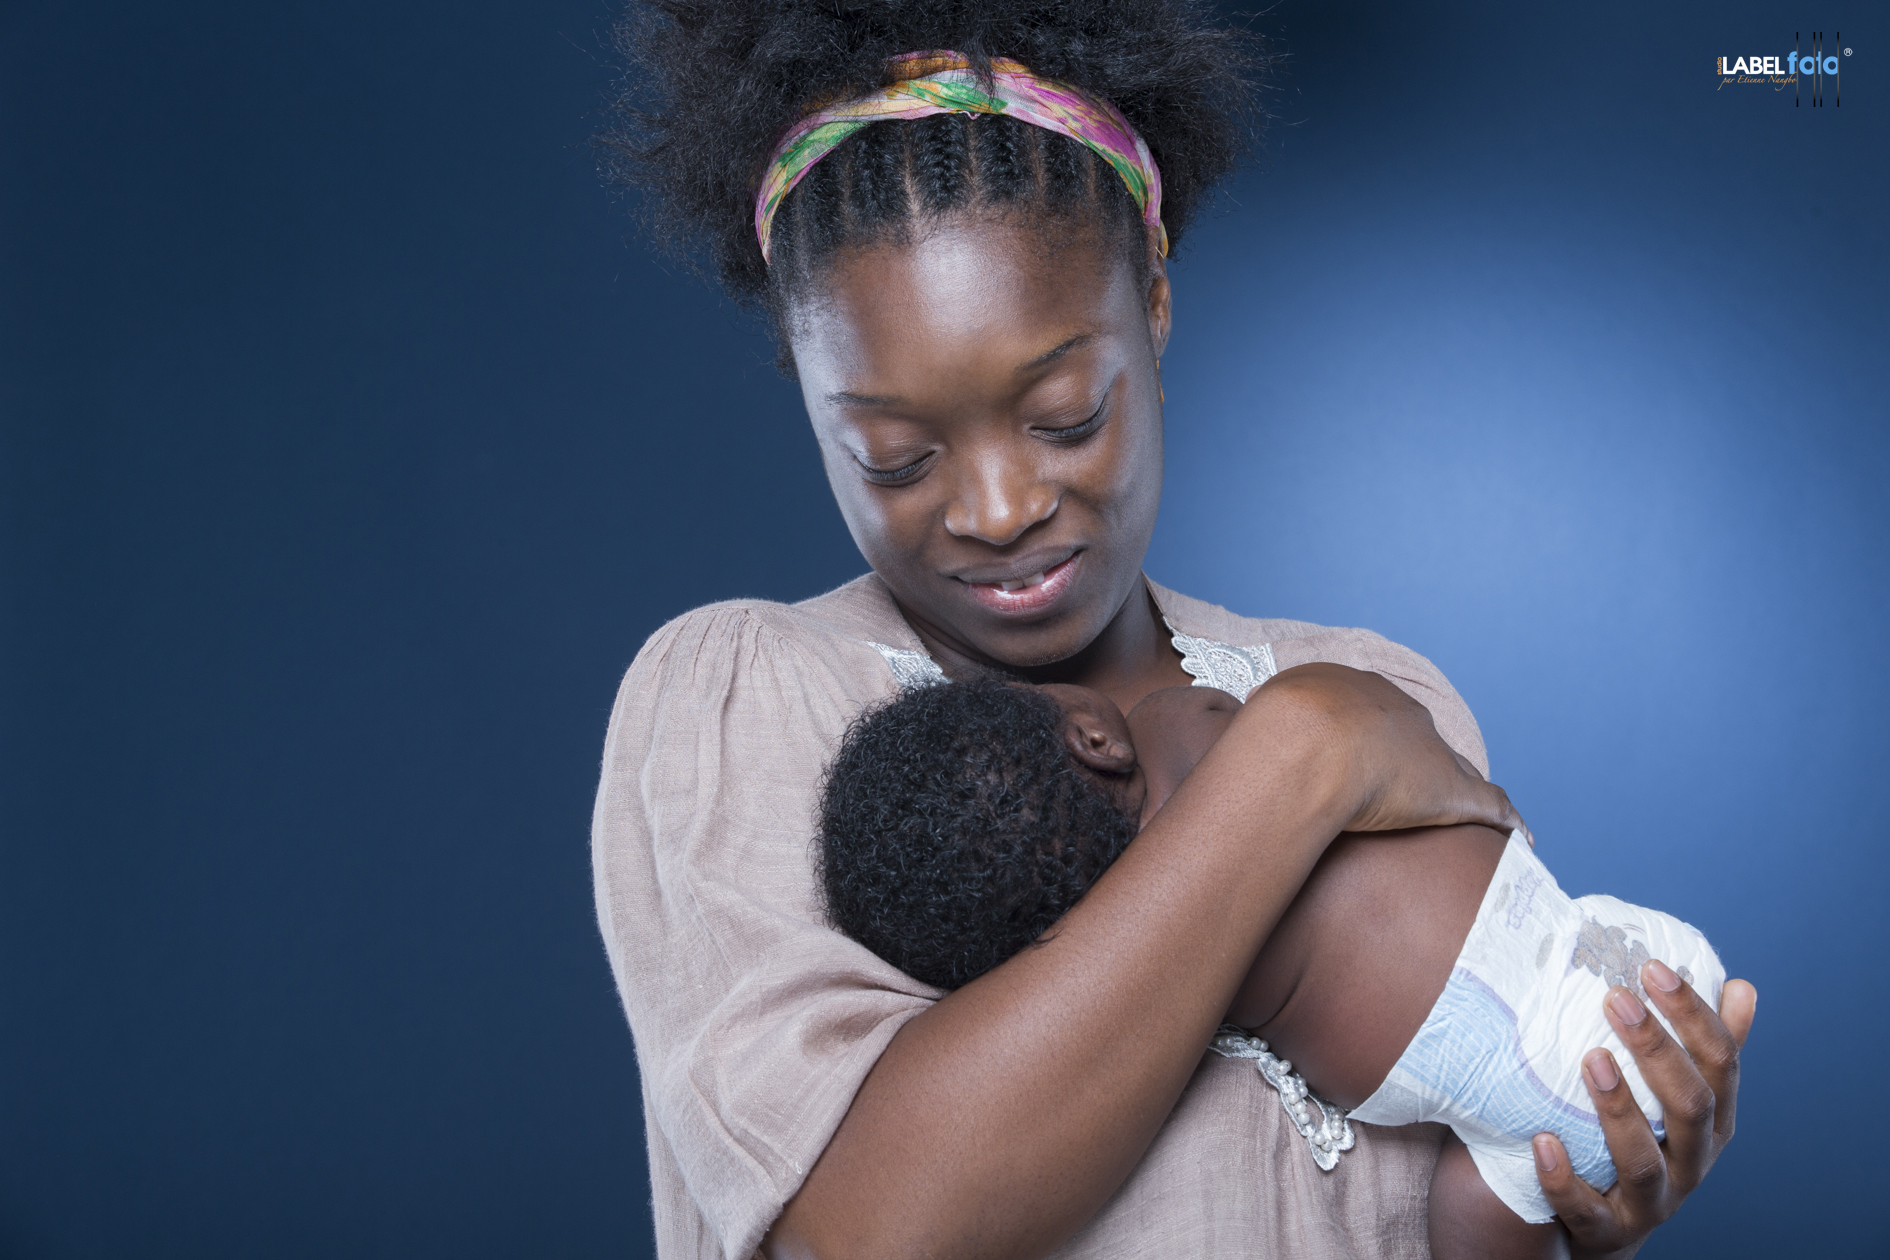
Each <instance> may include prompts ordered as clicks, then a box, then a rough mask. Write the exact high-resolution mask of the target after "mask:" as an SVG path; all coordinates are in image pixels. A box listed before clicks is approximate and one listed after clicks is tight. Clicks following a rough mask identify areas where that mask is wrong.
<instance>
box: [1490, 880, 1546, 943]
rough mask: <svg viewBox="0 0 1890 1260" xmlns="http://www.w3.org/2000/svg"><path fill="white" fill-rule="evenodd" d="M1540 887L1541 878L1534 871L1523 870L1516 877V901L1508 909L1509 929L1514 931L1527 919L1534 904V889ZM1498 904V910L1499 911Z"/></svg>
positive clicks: (1499, 905) (1499, 904)
mask: <svg viewBox="0 0 1890 1260" xmlns="http://www.w3.org/2000/svg"><path fill="white" fill-rule="evenodd" d="M1540 887H1542V876H1540V875H1538V874H1536V873H1535V872H1534V871H1530V870H1525V871H1524V872H1523V873H1522V874H1521V875H1518V876H1517V877H1516V900H1515V901H1514V902H1512V903H1511V904H1510V907H1509V928H1510V931H1512V932H1513V931H1515V930H1516V929H1518V928H1520V927H1521V926H1522V925H1523V920H1524V919H1526V918H1528V917H1529V907H1530V906H1531V905H1533V904H1535V900H1536V889H1538V888H1540ZM1501 904H1502V903H1500V902H1499V903H1498V908H1499V909H1501Z"/></svg>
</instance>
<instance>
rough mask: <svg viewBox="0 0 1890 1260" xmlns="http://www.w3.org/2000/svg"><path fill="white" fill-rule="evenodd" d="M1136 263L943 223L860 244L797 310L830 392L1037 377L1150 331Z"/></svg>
mask: <svg viewBox="0 0 1890 1260" xmlns="http://www.w3.org/2000/svg"><path fill="white" fill-rule="evenodd" d="M1133 273H1134V268H1133V267H1132V266H1130V265H1129V263H1128V262H1127V261H1126V260H1125V259H1124V258H1123V257H1122V255H1121V252H1120V251H1119V250H1114V249H1109V248H1106V247H1103V246H1099V245H1097V244H1094V243H1092V242H1089V241H1087V240H1084V239H1074V240H1071V241H1069V242H1066V243H1063V244H1060V245H1058V246H1056V247H1054V248H1051V247H1047V246H1046V245H1045V244H1044V242H1043V240H1042V239H1041V237H1040V234H1039V233H1037V232H1035V231H1033V230H1031V229H1029V228H1027V227H1023V226H1020V225H1015V224H1008V223H1004V222H1001V221H999V222H992V221H988V220H971V221H968V222H954V223H947V224H942V225H940V226H939V227H937V228H936V229H934V230H933V231H931V232H928V233H925V234H924V235H922V236H920V237H919V238H917V239H916V240H914V241H912V242H910V243H908V244H895V243H883V244H877V245H873V246H870V247H866V248H861V249H855V250H851V251H848V252H847V253H846V254H844V255H843V256H841V257H840V258H838V259H836V261H835V266H834V268H833V270H832V272H831V273H830V275H829V276H828V277H827V280H826V282H825V283H824V284H822V285H821V286H819V289H818V291H817V292H812V293H810V294H809V295H808V297H807V298H806V299H805V300H804V301H803V302H801V303H800V304H799V305H798V306H797V308H796V315H795V319H794V321H793V325H794V327H793V331H794V357H795V362H796V364H797V367H798V368H799V370H800V373H801V376H802V379H803V382H804V383H808V384H812V382H808V380H807V378H808V375H809V373H812V374H813V375H814V376H815V377H817V378H818V386H817V389H818V392H819V393H820V394H821V395H826V394H841V395H858V396H863V397H874V398H877V397H883V396H887V395H891V394H894V393H897V392H898V391H899V388H900V385H901V381H902V380H907V379H910V380H913V381H918V380H923V379H926V378H929V377H938V376H959V377H961V378H962V376H963V375H964V374H966V373H974V374H977V375H980V376H985V377H991V378H1008V377H1014V376H1020V375H1027V374H1029V373H1031V372H1033V371H1037V370H1041V369H1044V368H1046V367H1048V366H1051V365H1053V364H1054V363H1055V362H1056V361H1057V360H1058V359H1060V358H1063V357H1066V356H1068V355H1070V354H1072V353H1073V352H1076V351H1079V350H1082V349H1084V348H1091V347H1095V346H1096V345H1097V344H1098V343H1101V342H1106V341H1110V340H1114V339H1116V338H1119V337H1123V336H1135V335H1137V334H1138V333H1140V335H1144V336H1145V335H1146V332H1145V329H1143V328H1142V325H1143V324H1144V323H1145V322H1146V321H1145V320H1142V319H1140V318H1138V317H1139V316H1140V315H1141V305H1142V303H1141V302H1140V301H1139V300H1138V299H1139V295H1138V294H1136V292H1135V285H1134V274H1133Z"/></svg>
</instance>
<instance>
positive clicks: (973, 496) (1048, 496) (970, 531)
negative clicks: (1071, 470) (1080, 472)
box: [945, 459, 1059, 547]
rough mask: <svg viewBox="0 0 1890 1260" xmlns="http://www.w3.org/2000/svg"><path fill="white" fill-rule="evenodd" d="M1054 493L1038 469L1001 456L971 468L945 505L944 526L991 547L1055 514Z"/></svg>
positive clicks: (1015, 536)
mask: <svg viewBox="0 0 1890 1260" xmlns="http://www.w3.org/2000/svg"><path fill="white" fill-rule="evenodd" d="M1058 498H1059V496H1058V494H1057V491H1056V488H1055V487H1054V486H1050V485H1047V484H1045V483H1044V481H1043V480H1042V479H1041V478H1040V477H1038V476H1037V475H1036V470H1035V469H1033V468H1029V467H1019V466H1017V464H1016V463H1015V462H1014V461H1013V462H1007V461H1004V460H1000V459H991V460H986V461H980V462H979V464H978V466H977V467H976V468H975V469H974V470H970V472H969V475H967V476H966V477H965V478H964V479H963V480H962V481H960V482H959V485H958V490H957V493H956V494H955V495H953V497H952V502H951V504H950V505H949V506H948V507H947V508H946V509H945V530H946V532H947V533H949V534H951V535H952V536H954V537H956V538H976V539H977V540H978V541H980V542H987V543H990V544H991V545H992V546H994V547H1004V546H1008V545H1009V544H1011V543H1014V542H1016V541H1017V540H1018V539H1019V538H1021V537H1022V536H1023V534H1024V531H1025V530H1027V529H1029V528H1030V527H1031V526H1032V525H1035V524H1037V523H1038V522H1040V521H1047V520H1049V519H1050V517H1051V516H1053V515H1055V513H1056V510H1057V502H1058Z"/></svg>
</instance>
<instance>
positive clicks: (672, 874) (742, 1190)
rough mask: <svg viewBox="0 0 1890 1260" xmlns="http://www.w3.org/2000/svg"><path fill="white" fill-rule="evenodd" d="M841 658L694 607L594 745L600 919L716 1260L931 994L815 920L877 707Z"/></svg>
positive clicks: (765, 1219) (790, 1185)
mask: <svg viewBox="0 0 1890 1260" xmlns="http://www.w3.org/2000/svg"><path fill="white" fill-rule="evenodd" d="M852 646H853V645H850V644H837V643H822V642H820V641H819V638H818V636H813V635H810V634H809V633H807V632H806V631H805V630H804V629H801V630H798V631H797V630H796V627H794V626H793V625H792V624H791V614H790V612H789V610H786V609H783V608H781V607H780V606H776V605H763V604H730V605H720V606H713V607H710V608H706V609H700V610H698V611H696V612H694V613H691V614H689V615H688V616H686V617H683V618H681V619H679V620H678V621H675V622H672V623H671V624H670V625H668V626H666V627H664V628H663V629H662V630H660V631H658V632H657V633H656V635H654V636H653V637H652V638H651V639H650V641H649V643H648V644H646V645H645V646H644V649H643V651H642V652H641V653H640V654H639V655H638V656H637V659H636V662H635V663H634V664H633V665H632V666H631V667H630V671H629V673H628V675H627V676H626V677H625V678H624V681H623V686H622V688H621V689H620V690H619V692H618V695H617V702H616V706H615V709H614V710H613V712H612V715H611V721H610V733H609V736H608V738H607V740H606V742H605V745H604V764H603V773H602V779H601V782H600V785H599V787H598V793H597V804H596V810H595V814H594V816H593V823H592V861H593V866H594V873H595V886H596V893H597V915H598V921H599V924H600V926H601V928H602V930H603V936H604V942H605V945H606V948H607V950H608V952H609V955H610V963H611V967H612V969H613V971H614V972H615V974H616V979H617V987H618V991H619V993H620V994H621V995H622V997H623V1002H624V1007H625V1010H626V1013H627V1014H628V1016H629V1020H630V1028H631V1032H632V1034H633V1035H634V1037H635V1040H636V1049H637V1062H638V1066H639V1068H640V1069H641V1071H642V1073H643V1085H644V1093H645V1099H646V1106H647V1108H648V1123H649V1124H650V1125H651V1126H652V1130H653V1131H652V1132H651V1134H650V1141H651V1142H652V1144H654V1143H655V1142H656V1141H657V1139H658V1136H659V1134H658V1132H656V1130H660V1137H661V1139H662V1140H663V1142H664V1143H665V1144H666V1145H667V1147H668V1148H669V1152H670V1154H671V1155H672V1156H673V1158H674V1163H675V1165H676V1168H677V1170H678V1171H679V1172H680V1174H681V1177H682V1180H683V1183H684V1185H685V1187H686V1189H687V1192H688V1195H689V1198H690V1199H691V1200H692V1201H693V1203H694V1205H695V1207H696V1210H697V1211H698V1212H699V1213H700V1215H701V1218H702V1220H703V1222H704V1224H705V1226H706V1227H707V1230H708V1231H709V1232H710V1233H712V1234H713V1235H714V1236H715V1240H716V1242H717V1243H719V1248H718V1249H719V1250H720V1252H721V1253H722V1254H723V1255H725V1256H730V1257H745V1256H749V1255H752V1254H753V1252H754V1250H755V1248H756V1247H757V1245H758V1244H759V1242H760V1240H761V1237H762V1235H763V1234H764V1233H765V1232H766V1231H767V1229H768V1227H769V1226H770V1225H771V1224H772V1223H773V1221H774V1219H775V1218H776V1217H777V1216H778V1215H779V1214H780V1211H781V1209H782V1207H783V1206H784V1205H785V1204H786V1202H787V1200H788V1199H790V1198H791V1197H793V1195H794V1194H795V1192H796V1191H797V1190H798V1189H799V1188H800V1185H801V1182H802V1180H803V1179H804V1178H805V1176H806V1174H807V1170H808V1169H809V1168H810V1167H811V1166H812V1165H813V1163H814V1161H815V1160H816V1159H817V1158H818V1157H819V1155H820V1152H821V1151H822V1150H823V1149H825V1147H826V1145H827V1142H828V1139H829V1138H831V1137H832V1135H833V1132H834V1130H835V1129H836V1128H837V1127H838V1126H839V1123H840V1120H841V1119H842V1117H843V1116H844V1115H845V1114H846V1111H847V1108H848V1106H849V1105H851V1103H852V1100H853V1096H854V1094H855V1092H856V1091H857V1090H858V1089H859V1086H860V1083H861V1081H863V1080H864V1079H865V1077H866V1074H867V1072H868V1071H870V1070H871V1068H872V1066H873V1064H874V1063H875V1062H876V1061H877V1060H878V1058H879V1055H880V1053H881V1051H883V1050H884V1049H885V1047H886V1044H887V1043H888V1042H889V1041H890V1040H891V1039H892V1037H893V1034H894V1033H896V1032H897V1031H898V1030H899V1028H900V1027H901V1026H902V1025H903V1024H904V1023H905V1021H906V1020H908V1019H910V1018H911V1017H912V1016H913V1015H915V1014H917V1013H918V1012H919V1011H921V1010H923V1009H924V1008H925V1007H926V1006H928V1005H929V1004H930V1003H931V1002H932V1001H934V1000H936V998H937V997H938V991H937V990H934V989H930V988H928V987H926V986H924V985H921V984H919V983H918V982H917V981H914V980H912V979H910V978H909V977H907V976H905V975H903V974H902V973H901V972H899V971H898V970H897V969H896V968H894V967H892V966H890V965H889V964H887V963H885V962H882V961H881V960H880V959H878V958H877V957H875V956H874V955H873V954H871V953H870V952H869V951H867V950H866V949H864V948H862V947H861V946H859V945H857V944H855V943H854V942H852V941H850V940H848V939H847V938H845V937H843V936H841V935H840V934H839V933H837V932H835V931H833V930H832V929H830V928H829V927H827V926H826V925H825V924H824V923H823V921H822V918H821V915H820V912H819V908H818V900H817V897H816V890H815V888H814V881H813V866H812V856H813V854H812V845H813V837H814V833H815V823H814V820H815V810H816V803H817V797H818V791H819V783H820V776H821V772H822V769H823V767H824V764H825V762H826V760H827V758H828V757H829V756H830V755H831V751H832V749H833V748H835V747H836V746H837V745H838V743H839V739H840V736H841V734H842V732H843V731H844V730H845V728H846V724H847V722H848V721H850V720H851V719H852V717H853V716H854V715H855V714H857V713H858V711H859V710H860V708H861V707H863V706H864V705H865V704H867V703H870V702H871V701H873V700H875V699H878V698H880V694H860V693H861V692H862V691H870V690H871V688H870V687H868V686H867V684H865V683H863V682H862V681H861V679H862V678H863V677H867V676H870V674H869V673H868V672H865V671H851V672H849V671H846V670H843V669H842V668H840V667H839V661H838V657H839V655H840V654H843V653H844V651H845V650H847V649H849V648H851V647H852ZM861 650H868V649H864V648H862V649H861ZM849 678H850V679H851V681H849Z"/></svg>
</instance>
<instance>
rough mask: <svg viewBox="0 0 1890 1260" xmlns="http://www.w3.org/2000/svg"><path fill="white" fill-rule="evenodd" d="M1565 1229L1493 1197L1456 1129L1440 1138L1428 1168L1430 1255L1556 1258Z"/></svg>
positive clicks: (1444, 1259) (1457, 1259)
mask: <svg viewBox="0 0 1890 1260" xmlns="http://www.w3.org/2000/svg"><path fill="white" fill-rule="evenodd" d="M1567 1255H1568V1235H1567V1234H1565V1233H1563V1232H1562V1227H1561V1226H1560V1225H1558V1224H1556V1223H1555V1222H1554V1221H1550V1222H1549V1223H1548V1224H1547V1225H1531V1224H1529V1223H1528V1222H1527V1221H1525V1220H1523V1218H1522V1217H1520V1216H1518V1215H1516V1213H1514V1212H1512V1211H1511V1210H1510V1208H1509V1205H1508V1204H1506V1203H1504V1202H1503V1201H1502V1200H1501V1199H1499V1198H1497V1197H1496V1192H1495V1191H1494V1190H1492V1189H1490V1187H1489V1186H1488V1185H1487V1184H1485V1183H1484V1180H1483V1176H1482V1174H1481V1173H1479V1172H1477V1166H1476V1161H1474V1160H1472V1159H1471V1158H1470V1148H1469V1147H1467V1146H1465V1145H1464V1144H1463V1143H1462V1142H1460V1141H1458V1140H1457V1135H1456V1134H1454V1133H1453V1134H1451V1135H1450V1136H1449V1137H1447V1138H1445V1139H1444V1153H1443V1154H1442V1155H1440V1156H1438V1159H1437V1170H1436V1171H1435V1172H1433V1173H1432V1174H1431V1257H1432V1260H1523V1258H1524V1257H1527V1258H1528V1260H1536V1258H1537V1257H1540V1258H1541V1260H1559V1258H1561V1257H1565V1256H1567Z"/></svg>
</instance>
